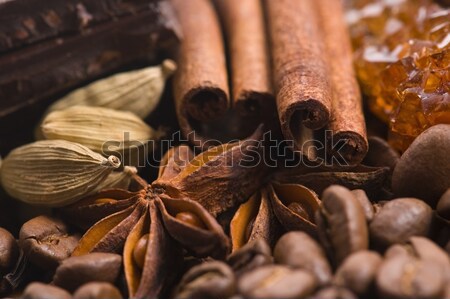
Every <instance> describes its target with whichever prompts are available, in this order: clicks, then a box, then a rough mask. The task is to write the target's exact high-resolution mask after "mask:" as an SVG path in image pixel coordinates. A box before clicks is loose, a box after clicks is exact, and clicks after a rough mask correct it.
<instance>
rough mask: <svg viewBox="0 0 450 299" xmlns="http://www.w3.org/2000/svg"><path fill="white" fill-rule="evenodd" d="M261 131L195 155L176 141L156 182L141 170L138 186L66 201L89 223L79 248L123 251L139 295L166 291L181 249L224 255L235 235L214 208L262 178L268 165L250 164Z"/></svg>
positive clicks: (81, 222)
mask: <svg viewBox="0 0 450 299" xmlns="http://www.w3.org/2000/svg"><path fill="white" fill-rule="evenodd" d="M261 132H262V130H261V129H259V130H257V132H255V134H254V135H253V136H252V137H250V138H249V139H247V140H244V141H243V142H239V143H231V144H225V145H222V146H218V147H215V148H212V149H210V150H208V151H205V152H203V153H202V154H200V155H198V156H196V157H193V154H192V152H191V151H190V149H189V147H187V146H180V147H176V148H173V149H171V150H169V151H168V153H166V155H165V157H164V158H163V161H162V163H161V164H162V166H161V167H160V171H159V175H158V179H157V180H156V181H155V182H153V183H152V184H147V183H146V182H145V181H144V180H143V179H141V178H140V177H137V176H136V182H137V183H138V185H139V188H138V189H139V190H138V191H136V192H130V191H128V190H123V189H112V190H104V191H100V192H99V193H97V194H96V195H94V196H91V197H88V198H85V199H83V200H81V201H79V202H77V203H76V204H73V205H71V206H68V207H65V208H64V209H63V210H62V213H63V214H64V215H65V217H66V219H69V220H70V221H71V222H73V223H75V224H77V225H78V226H80V227H82V228H89V229H88V230H87V232H86V233H85V234H84V236H83V237H82V239H81V240H80V243H79V245H78V247H77V248H76V249H75V250H74V252H73V254H72V255H73V256H79V255H83V254H88V253H90V252H115V253H122V254H123V264H124V272H125V278H126V282H127V288H128V293H129V294H128V295H129V297H133V298H143V297H147V298H148V297H149V298H154V297H157V296H158V295H160V294H161V292H162V291H163V289H164V287H165V286H166V285H167V284H168V283H169V282H170V279H171V278H172V276H173V275H172V274H173V273H170V271H172V272H175V271H173V270H171V269H173V268H174V266H175V265H176V263H177V262H178V261H179V260H180V259H181V258H182V256H183V253H182V251H181V248H183V249H185V250H186V251H187V252H188V253H189V254H191V255H193V256H196V257H207V256H211V257H214V258H218V259H223V258H225V257H226V255H227V253H228V252H229V250H230V242H229V239H228V237H227V236H226V235H225V233H224V232H223V230H222V227H221V226H220V225H219V224H218V223H217V221H216V219H215V218H214V217H213V214H215V213H217V212H218V211H224V210H227V209H229V208H230V207H232V206H235V205H237V204H239V203H240V202H242V201H243V200H245V199H246V198H248V197H249V196H250V195H251V194H252V193H254V192H255V191H256V190H257V189H258V188H259V186H260V185H261V183H262V182H261V181H262V180H263V178H264V177H265V174H266V172H265V171H264V167H265V166H264V165H263V164H262V163H259V164H255V165H253V166H252V167H248V166H249V165H246V161H248V160H249V159H250V158H252V157H253V161H256V160H255V158H256V156H255V155H258V154H259V153H258V148H260V147H261V144H260V142H259V140H260V138H261V135H262V134H261ZM200 203H201V204H200ZM204 206H205V207H204ZM177 243H178V244H177ZM180 245H181V246H180Z"/></svg>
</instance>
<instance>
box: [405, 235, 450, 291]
mask: <svg viewBox="0 0 450 299" xmlns="http://www.w3.org/2000/svg"><path fill="white" fill-rule="evenodd" d="M402 247H404V248H406V251H407V252H408V253H409V254H410V255H411V256H414V257H416V258H417V259H420V260H426V261H434V262H436V263H437V264H439V265H441V266H442V268H443V270H444V273H445V275H446V278H447V280H448V281H449V282H450V258H449V256H448V255H447V253H446V252H445V251H444V250H443V249H442V248H441V247H439V246H438V245H437V244H435V243H434V242H433V241H431V240H430V239H427V238H424V237H411V238H410V239H409V240H408V242H407V243H406V244H405V245H403V246H402Z"/></svg>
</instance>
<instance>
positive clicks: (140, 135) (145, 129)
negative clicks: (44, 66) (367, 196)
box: [41, 106, 162, 154]
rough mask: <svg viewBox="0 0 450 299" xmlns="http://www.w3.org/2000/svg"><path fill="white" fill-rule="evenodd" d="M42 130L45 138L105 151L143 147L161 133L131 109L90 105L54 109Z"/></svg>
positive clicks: (106, 152)
mask: <svg viewBox="0 0 450 299" xmlns="http://www.w3.org/2000/svg"><path fill="white" fill-rule="evenodd" d="M41 129H42V133H43V135H44V137H45V138H46V139H62V140H68V141H72V142H77V143H80V144H82V145H84V146H87V147H88V148H90V149H91V150H93V151H95V152H98V153H102V154H109V153H112V152H123V151H124V150H128V149H130V148H140V147H143V146H145V145H146V144H147V143H148V141H150V140H157V139H159V138H160V137H161V135H162V133H161V132H159V131H157V130H154V129H152V128H151V127H150V126H148V125H147V124H146V123H145V122H144V121H143V120H142V119H140V118H139V117H137V116H136V115H134V114H133V113H131V112H125V111H117V110H113V109H109V108H102V107H87V106H74V107H70V108H67V109H65V110H61V111H54V112H52V113H50V114H49V115H47V117H46V118H45V119H44V121H43V123H42V125H41Z"/></svg>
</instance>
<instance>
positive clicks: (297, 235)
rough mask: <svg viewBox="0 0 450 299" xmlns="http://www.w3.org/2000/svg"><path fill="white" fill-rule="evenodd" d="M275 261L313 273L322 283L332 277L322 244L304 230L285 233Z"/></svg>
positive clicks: (279, 243) (278, 245)
mask: <svg viewBox="0 0 450 299" xmlns="http://www.w3.org/2000/svg"><path fill="white" fill-rule="evenodd" d="M274 258H275V262H276V263H279V264H283V265H287V266H290V267H292V268H298V269H304V270H307V271H309V272H311V274H313V275H314V276H315V277H316V279H317V282H318V283H319V284H320V285H326V284H328V283H329V282H330V280H331V277H332V272H331V267H330V264H329V263H328V260H327V258H326V256H325V253H324V252H323V250H322V248H321V247H320V245H319V244H318V243H317V242H316V241H315V240H314V239H312V238H311V237H310V236H309V235H307V234H306V233H304V232H299V231H296V232H290V233H287V234H285V235H283V236H282V237H281V238H280V240H278V243H277V244H276V246H275V249H274Z"/></svg>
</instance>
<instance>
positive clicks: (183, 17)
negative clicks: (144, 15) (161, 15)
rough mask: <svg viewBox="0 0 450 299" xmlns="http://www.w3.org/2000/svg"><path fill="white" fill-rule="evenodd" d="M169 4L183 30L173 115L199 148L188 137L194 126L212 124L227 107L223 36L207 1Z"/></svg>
mask: <svg viewBox="0 0 450 299" xmlns="http://www.w3.org/2000/svg"><path fill="white" fill-rule="evenodd" d="M171 3H172V4H173V6H174V8H175V11H176V12H177V16H178V18H179V22H180V25H181V28H182V30H183V40H182V43H181V46H180V50H179V55H178V61H177V62H178V66H179V67H178V71H177V73H176V75H175V79H174V96H175V103H176V112H177V116H178V121H179V124H180V127H181V131H182V133H183V134H184V135H185V136H187V137H188V138H189V140H190V141H191V142H194V143H197V144H198V140H197V142H195V140H194V139H193V138H194V136H193V135H192V134H189V133H191V132H192V131H193V127H192V126H193V123H194V122H197V123H198V122H207V121H211V120H214V119H215V118H217V117H220V116H222V115H224V114H225V112H226V111H227V109H228V107H229V93H228V75H227V69H226V62H225V50H224V45H223V41H222V34H221V31H220V24H219V20H218V17H217V15H216V13H215V11H214V8H213V6H212V4H211V3H210V2H209V1H207V0H190V1H185V0H171ZM188 134H189V135H188ZM197 135H198V134H197ZM197 137H199V136H197ZM200 139H201V136H200Z"/></svg>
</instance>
